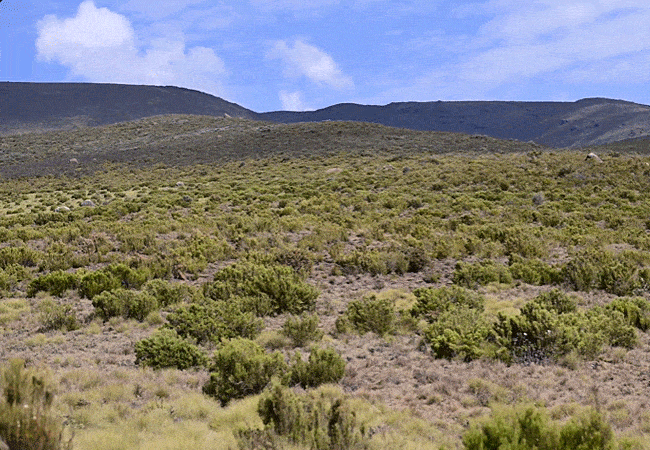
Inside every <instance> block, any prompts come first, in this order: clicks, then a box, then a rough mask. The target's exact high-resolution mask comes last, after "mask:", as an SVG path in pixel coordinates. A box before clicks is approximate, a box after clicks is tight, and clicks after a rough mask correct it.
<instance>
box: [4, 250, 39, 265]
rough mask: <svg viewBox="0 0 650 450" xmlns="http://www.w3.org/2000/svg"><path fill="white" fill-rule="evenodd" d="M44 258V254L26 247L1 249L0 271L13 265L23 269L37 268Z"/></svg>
mask: <svg viewBox="0 0 650 450" xmlns="http://www.w3.org/2000/svg"><path fill="white" fill-rule="evenodd" d="M42 258H43V253H42V252H39V251H38V250H32V249H31V248H29V247H26V246H24V245H23V246H20V247H2V248H0V269H6V268H7V267H8V266H10V265H12V264H18V265H19V266H23V267H36V266H37V265H38V262H39V261H40V260H41V259H42Z"/></svg>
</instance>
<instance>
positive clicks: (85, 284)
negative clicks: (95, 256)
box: [79, 270, 121, 300]
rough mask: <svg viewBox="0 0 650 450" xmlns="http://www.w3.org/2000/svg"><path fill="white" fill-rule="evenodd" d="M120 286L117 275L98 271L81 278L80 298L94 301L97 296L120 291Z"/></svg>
mask: <svg viewBox="0 0 650 450" xmlns="http://www.w3.org/2000/svg"><path fill="white" fill-rule="evenodd" d="M120 286H121V283H120V280H119V279H118V278H117V277H116V276H115V275H113V274H111V273H106V272H104V271H101V270H98V271H96V272H90V273H87V274H85V275H84V276H82V277H81V281H80V282H79V296H81V297H85V298H87V299H89V300H92V299H93V298H94V297H95V296H96V295H97V294H101V293H102V292H104V291H112V290H115V289H118V288H119V287H120Z"/></svg>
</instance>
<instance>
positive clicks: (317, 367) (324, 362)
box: [289, 347, 345, 389]
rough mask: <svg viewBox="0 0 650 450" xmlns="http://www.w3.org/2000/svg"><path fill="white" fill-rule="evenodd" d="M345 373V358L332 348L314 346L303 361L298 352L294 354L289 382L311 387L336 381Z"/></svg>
mask: <svg viewBox="0 0 650 450" xmlns="http://www.w3.org/2000/svg"><path fill="white" fill-rule="evenodd" d="M343 375H345V360H344V359H343V358H342V357H341V355H339V354H338V353H337V352H336V350H334V349H333V348H327V349H321V348H318V347H314V348H312V349H311V353H310V354H309V360H308V361H307V362H305V361H303V360H302V358H301V357H300V354H299V353H297V352H296V354H295V355H294V358H293V361H292V364H291V369H290V382H289V384H291V385H295V384H299V385H300V386H302V387H303V388H305V389H307V388H313V387H316V386H320V385H321V384H325V383H338V382H339V381H341V378H343Z"/></svg>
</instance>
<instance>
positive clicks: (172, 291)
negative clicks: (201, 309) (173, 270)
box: [142, 278, 192, 308]
mask: <svg viewBox="0 0 650 450" xmlns="http://www.w3.org/2000/svg"><path fill="white" fill-rule="evenodd" d="M142 290H143V291H145V292H148V293H149V294H151V295H153V296H154V297H155V298H156V300H158V304H159V305H160V307H161V308H166V307H167V306H170V305H175V304H177V303H181V302H182V301H186V300H189V299H190V298H191V295H192V294H191V290H190V288H189V286H187V285H185V284H181V283H171V282H169V281H166V280H161V279H159V278H154V279H153V280H149V281H147V282H146V283H145V284H144V286H143V287H142Z"/></svg>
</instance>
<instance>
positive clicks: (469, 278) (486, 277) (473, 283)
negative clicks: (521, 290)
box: [452, 259, 512, 289]
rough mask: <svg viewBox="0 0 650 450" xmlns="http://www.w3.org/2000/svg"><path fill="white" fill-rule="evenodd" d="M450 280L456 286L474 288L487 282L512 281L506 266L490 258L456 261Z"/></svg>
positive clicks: (508, 282)
mask: <svg viewBox="0 0 650 450" xmlns="http://www.w3.org/2000/svg"><path fill="white" fill-rule="evenodd" d="M452 281H453V282H454V284H456V285H458V286H464V287H467V288H470V289H474V288H476V287H477V286H483V285H486V284H488V283H505V284H510V283H512V275H511V274H510V271H509V270H508V268H507V267H506V266H504V265H503V264H498V263H496V262H494V261H492V260H489V259H488V260H485V261H481V262H476V263H466V262H462V261H461V262H458V263H457V264H456V269H455V270H454V274H453V275H452Z"/></svg>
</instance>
